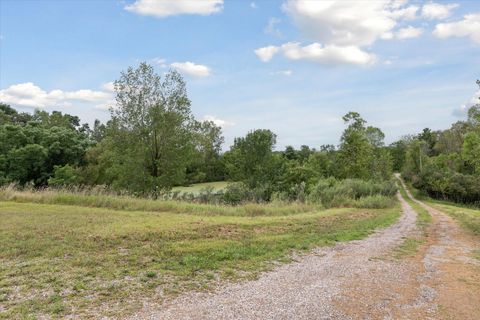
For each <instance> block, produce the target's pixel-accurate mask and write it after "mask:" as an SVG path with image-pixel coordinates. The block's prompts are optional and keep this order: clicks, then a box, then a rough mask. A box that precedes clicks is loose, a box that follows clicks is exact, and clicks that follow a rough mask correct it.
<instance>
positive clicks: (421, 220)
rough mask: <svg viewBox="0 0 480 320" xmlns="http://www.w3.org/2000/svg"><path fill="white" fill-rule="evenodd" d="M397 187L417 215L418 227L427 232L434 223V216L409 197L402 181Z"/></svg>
mask: <svg viewBox="0 0 480 320" xmlns="http://www.w3.org/2000/svg"><path fill="white" fill-rule="evenodd" d="M397 185H398V190H399V191H400V194H401V195H402V197H403V198H404V199H405V200H406V201H407V203H408V204H409V205H410V206H411V207H412V208H413V210H415V212H416V213H417V226H418V227H419V228H420V229H422V230H423V231H424V232H425V230H426V228H427V227H428V226H429V225H430V223H431V222H432V216H431V215H430V213H428V210H427V209H425V208H424V207H422V206H421V205H420V204H418V203H417V202H415V201H414V200H412V199H411V198H410V197H409V196H408V194H407V191H406V189H405V188H404V185H403V184H402V183H401V182H400V181H399V182H398V184H397ZM410 190H411V189H410Z"/></svg>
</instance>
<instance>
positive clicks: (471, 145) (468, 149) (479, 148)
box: [462, 132, 480, 175]
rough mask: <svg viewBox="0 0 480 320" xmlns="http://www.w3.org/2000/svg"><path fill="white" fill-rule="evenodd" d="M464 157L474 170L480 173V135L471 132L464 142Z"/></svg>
mask: <svg viewBox="0 0 480 320" xmlns="http://www.w3.org/2000/svg"><path fill="white" fill-rule="evenodd" d="M462 157H463V159H465V161H466V162H467V163H468V164H470V165H471V166H472V167H473V171H474V172H475V173H476V174H478V175H480V135H479V134H477V133H475V132H469V133H468V134H467V135H466V136H465V141H464V142H463V148H462Z"/></svg>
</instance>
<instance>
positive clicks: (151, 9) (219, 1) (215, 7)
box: [125, 0, 223, 18]
mask: <svg viewBox="0 0 480 320" xmlns="http://www.w3.org/2000/svg"><path fill="white" fill-rule="evenodd" d="M222 9H223V0H175V1H170V0H136V1H135V2H134V3H132V4H130V5H127V6H125V10H127V11H131V12H134V13H137V14H141V15H146V16H155V17H158V18H165V17H168V16H174V15H179V14H199V15H209V14H212V13H217V12H220V11H222Z"/></svg>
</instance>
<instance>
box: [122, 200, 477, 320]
mask: <svg viewBox="0 0 480 320" xmlns="http://www.w3.org/2000/svg"><path fill="white" fill-rule="evenodd" d="M398 198H399V200H400V202H401V205H402V209H403V214H402V215H401V217H400V218H399V220H398V221H397V222H396V223H395V224H393V225H392V226H390V227H388V228H386V229H383V230H379V231H377V232H375V233H374V234H372V235H371V236H369V237H367V238H365V239H363V240H359V241H352V242H348V243H343V244H338V245H336V246H334V247H329V248H318V249H316V250H314V251H313V252H311V253H309V254H307V255H304V256H301V257H299V258H298V259H297V260H296V261H295V262H293V263H289V264H286V265H282V266H279V267H277V268H276V269H275V270H273V271H271V272H267V273H265V274H263V275H262V276H260V277H259V278H258V279H257V280H254V281H249V282H243V283H238V284H226V285H225V286H223V287H220V288H218V289H217V290H215V291H214V292H210V293H205V292H190V293H186V294H184V295H182V296H180V297H178V298H176V299H174V300H170V301H167V302H165V303H163V304H162V305H159V306H155V307H152V306H151V305H150V306H146V307H145V308H144V309H143V310H141V311H140V312H139V313H137V314H135V315H134V316H133V317H132V318H131V319H175V320H178V319H439V318H443V317H444V316H445V318H447V316H450V315H451V314H457V315H458V314H459V313H458V312H459V311H458V310H455V309H456V308H462V306H458V305H456V304H455V303H458V302H459V301H451V300H452V292H455V294H456V295H457V296H458V295H462V294H463V296H461V299H463V300H461V301H460V303H461V304H469V305H470V309H469V308H468V307H467V308H463V309H462V310H464V311H465V309H467V310H466V311H465V312H463V313H460V314H462V317H461V319H478V318H475V317H476V316H478V314H480V313H476V311H478V310H475V309H476V308H478V306H479V305H480V293H479V294H477V295H476V297H474V296H472V293H475V292H477V291H475V290H479V288H480V279H479V277H478V276H479V275H480V268H479V267H478V264H476V261H478V260H475V259H472V258H470V253H471V252H472V250H473V249H474V248H475V247H476V245H478V243H477V244H475V242H474V240H472V239H471V238H469V237H467V236H465V235H464V232H463V231H462V230H461V229H459V228H458V227H457V226H456V225H455V223H454V222H453V221H452V220H451V219H450V218H449V217H447V216H446V215H444V214H442V213H441V212H438V211H437V210H434V209H433V208H430V207H427V209H428V210H429V211H430V212H431V214H432V216H433V217H434V222H433V223H432V227H431V228H430V231H429V233H428V235H427V236H425V237H426V239H427V240H426V244H425V245H424V246H422V248H421V249H419V252H418V253H417V254H416V256H415V257H412V258H406V259H398V258H395V257H394V256H393V253H392V252H395V251H394V250H395V248H397V247H398V246H399V245H401V244H402V242H403V241H404V240H405V239H406V238H410V237H418V236H420V233H421V232H420V231H419V230H418V229H417V227H416V224H415V222H416V213H415V211H414V210H413V209H412V208H411V207H410V206H409V205H408V203H407V202H406V201H405V200H404V199H403V198H402V197H401V195H398ZM422 205H423V204H422ZM452 246H456V249H455V250H453V249H452ZM477 247H478V246H477ZM452 250H453V251H452ZM445 255H448V256H445ZM452 261H453V262H454V266H453V267H454V268H455V270H456V271H455V272H459V271H460V272H462V268H463V269H464V270H463V271H464V272H465V276H467V275H468V276H469V277H473V279H474V280H473V281H474V283H473V286H472V285H471V283H470V284H469V285H465V284H462V282H461V281H457V279H456V277H454V276H452V274H451V273H452V272H453V270H452V271H449V270H448V268H447V267H452V266H451V265H450V264H451V263H452ZM446 266H447V267H446ZM472 275H473V276H472ZM462 286H463V287H462ZM472 288H473V289H472ZM452 290H453V291H452ZM462 290H463V291H462ZM472 290H474V291H472ZM462 292H463V293H462ZM449 301H450V302H452V303H449ZM449 308H450V309H449ZM452 308H453V309H452ZM449 312H450V313H449ZM456 319H460V318H456Z"/></svg>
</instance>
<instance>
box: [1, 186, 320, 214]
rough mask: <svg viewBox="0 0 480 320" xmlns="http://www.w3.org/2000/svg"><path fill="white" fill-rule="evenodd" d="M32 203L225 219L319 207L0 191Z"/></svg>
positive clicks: (9, 198) (5, 196) (8, 197)
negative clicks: (218, 216) (184, 214)
mask: <svg viewBox="0 0 480 320" xmlns="http://www.w3.org/2000/svg"><path fill="white" fill-rule="evenodd" d="M2 200H4V201H16V202H26V203H30V202H34V203H40V204H61V205H73V206H86V207H95V208H108V209H115V210H127V211H155V212H173V213H188V214H197V215H202V216H213V215H227V216H259V215H262V216H263V215H268V216H279V215H291V214H297V213H304V212H311V211H315V210H318V209H320V208H321V206H319V205H307V204H300V203H280V202H276V203H269V204H255V203H249V204H245V205H242V206H222V205H214V204H198V203H191V202H181V201H174V200H162V201H159V200H154V199H145V198H134V197H131V196H118V195H112V194H108V193H102V192H101V191H100V192H95V190H93V191H84V192H72V191H69V190H51V189H50V190H48V189H47V190H41V191H33V190H27V191H18V190H16V189H15V188H10V187H4V188H0V201H2Z"/></svg>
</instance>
